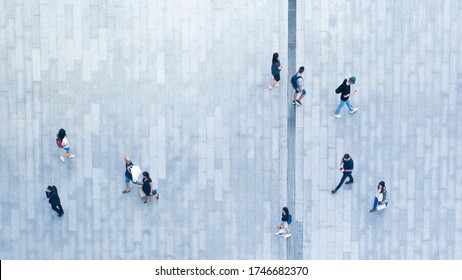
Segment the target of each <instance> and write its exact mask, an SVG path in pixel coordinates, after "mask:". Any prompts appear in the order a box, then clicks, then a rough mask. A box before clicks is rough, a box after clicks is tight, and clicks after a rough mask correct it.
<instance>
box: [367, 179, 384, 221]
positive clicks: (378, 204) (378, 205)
mask: <svg viewBox="0 0 462 280" xmlns="http://www.w3.org/2000/svg"><path fill="white" fill-rule="evenodd" d="M387 205H388V201H387V188H386V187H385V182H384V181H380V182H379V185H378V186H377V192H376V193H375V197H374V204H373V205H372V209H371V210H369V213H372V212H375V211H376V210H377V209H378V210H382V209H384V208H385V207H387Z"/></svg>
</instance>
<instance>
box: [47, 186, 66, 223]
mask: <svg viewBox="0 0 462 280" xmlns="http://www.w3.org/2000/svg"><path fill="white" fill-rule="evenodd" d="M45 194H46V195H47V198H48V202H49V203H50V204H51V209H53V210H55V211H56V212H57V213H58V217H61V216H62V215H63V214H64V210H63V207H62V206H61V200H60V199H59V196H58V189H57V188H56V186H48V187H47V188H46V189H45Z"/></svg>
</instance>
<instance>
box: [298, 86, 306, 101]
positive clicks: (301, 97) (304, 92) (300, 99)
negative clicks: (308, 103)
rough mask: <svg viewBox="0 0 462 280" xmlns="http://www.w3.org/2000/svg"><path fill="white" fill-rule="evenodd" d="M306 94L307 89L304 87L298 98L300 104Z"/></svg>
mask: <svg viewBox="0 0 462 280" xmlns="http://www.w3.org/2000/svg"><path fill="white" fill-rule="evenodd" d="M305 95H306V90H305V89H303V90H302V94H301V95H300V97H299V98H298V102H297V103H298V105H302V102H301V101H302V99H303V98H304V97H305Z"/></svg>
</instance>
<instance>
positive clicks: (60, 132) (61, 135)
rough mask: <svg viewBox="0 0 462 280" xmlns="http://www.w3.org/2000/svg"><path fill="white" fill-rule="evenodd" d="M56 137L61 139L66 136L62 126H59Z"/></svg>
mask: <svg viewBox="0 0 462 280" xmlns="http://www.w3.org/2000/svg"><path fill="white" fill-rule="evenodd" d="M58 137H59V139H61V140H63V139H64V137H66V131H65V130H64V128H61V129H60V130H59V132H58Z"/></svg>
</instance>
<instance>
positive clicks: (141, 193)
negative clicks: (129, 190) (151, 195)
mask: <svg viewBox="0 0 462 280" xmlns="http://www.w3.org/2000/svg"><path fill="white" fill-rule="evenodd" d="M139 190H140V196H141V197H146V194H145V193H144V192H143V189H142V188H139Z"/></svg>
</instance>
